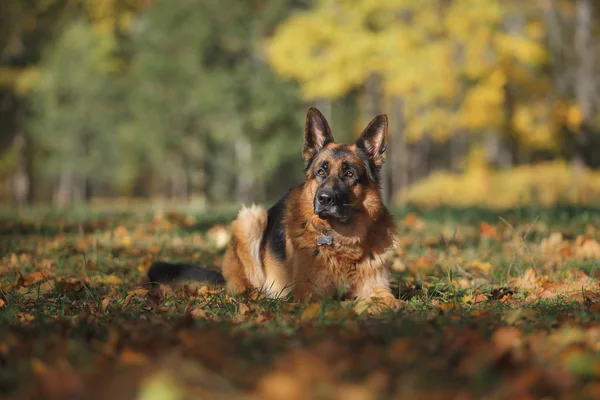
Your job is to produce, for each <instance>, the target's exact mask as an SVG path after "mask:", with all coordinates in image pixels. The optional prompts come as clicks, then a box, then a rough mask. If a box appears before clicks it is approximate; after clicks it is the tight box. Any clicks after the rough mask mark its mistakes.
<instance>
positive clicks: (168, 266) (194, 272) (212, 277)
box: [148, 261, 225, 285]
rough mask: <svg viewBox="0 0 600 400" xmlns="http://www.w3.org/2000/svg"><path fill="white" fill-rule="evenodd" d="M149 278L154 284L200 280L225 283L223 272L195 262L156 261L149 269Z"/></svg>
mask: <svg viewBox="0 0 600 400" xmlns="http://www.w3.org/2000/svg"><path fill="white" fill-rule="evenodd" d="M148 279H149V280H150V283H151V284H152V285H157V284H159V283H173V282H177V281H185V280H192V281H199V282H207V283H210V284H214V285H222V284H224V283H225V279H224V278H223V274H221V273H220V272H218V271H214V270H211V269H208V268H204V267H201V266H199V265H193V264H181V263H167V262H163V261H156V262H155V263H153V264H152V265H151V266H150V269H148Z"/></svg>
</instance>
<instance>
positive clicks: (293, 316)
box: [0, 206, 600, 400]
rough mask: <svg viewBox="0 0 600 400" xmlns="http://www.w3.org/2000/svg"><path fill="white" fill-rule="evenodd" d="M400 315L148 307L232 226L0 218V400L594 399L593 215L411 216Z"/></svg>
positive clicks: (211, 303) (403, 247)
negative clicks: (153, 285) (178, 267)
mask: <svg viewBox="0 0 600 400" xmlns="http://www.w3.org/2000/svg"><path fill="white" fill-rule="evenodd" d="M396 215H397V218H398V231H399V234H400V239H401V240H400V246H399V248H398V249H396V251H395V252H394V253H393V254H392V256H391V257H390V266H391V268H392V270H393V276H394V282H393V285H392V286H393V289H394V292H395V294H396V295H397V296H398V297H399V298H401V299H402V300H404V301H405V306H404V307H403V308H402V309H401V310H400V311H398V312H396V313H392V312H388V313H384V314H383V315H379V316H370V315H368V314H366V313H361V312H360V311H361V310H360V309H359V308H357V307H356V304H354V303H352V302H349V301H337V300H335V299H330V300H327V301H325V302H323V303H322V304H312V305H308V306H303V305H299V304H297V303H295V302H293V301H292V300H291V299H288V300H284V301H272V300H268V299H264V298H261V297H260V296H258V297H256V298H251V299H244V298H239V297H238V298H232V297H230V296H228V295H227V294H225V293H224V292H223V290H222V289H221V288H213V287H206V286H202V285H199V284H191V283H190V284H187V285H183V286H180V287H173V288H170V287H161V288H160V289H159V290H149V287H148V286H147V285H146V282H145V271H146V269H147V268H148V266H149V265H150V263H151V262H152V261H154V260H157V259H166V260H186V261H193V262H197V263H202V264H204V265H207V266H209V267H211V268H218V267H219V265H220V263H221V259H222V256H223V253H224V249H225V248H224V246H225V244H226V239H227V236H228V234H229V231H228V226H227V224H228V223H229V222H230V221H231V220H232V219H233V218H234V216H235V210H225V211H223V212H221V213H211V214H210V215H207V214H203V215H200V214H194V212H193V211H191V210H185V212H181V211H177V212H166V213H162V212H153V211H152V210H149V209H143V210H138V211H134V210H118V211H113V212H111V211H110V210H106V209H105V210H102V211H91V210H86V209H78V210H73V211H72V212H63V213H57V212H54V211H51V210H42V209H39V208H38V209H35V208H34V209H27V210H19V212H18V213H15V212H14V210H3V211H0V216H2V217H1V219H0V304H1V305H0V397H2V398H14V399H17V398H35V399H51V398H56V399H66V398H77V399H95V398H107V397H109V396H110V398H111V399H114V400H116V399H142V400H149V399H167V400H169V399H187V398H203V397H208V398H260V399H279V398H282V399H294V398H319V399H322V398H348V397H351V398H357V399H378V398H390V397H391V398H410V399H414V398H440V399H452V398H461V399H470V398H482V397H485V398H490V399H504V398H542V397H545V396H546V397H549V398H562V397H576V398H597V397H598V395H599V394H600V381H599V377H600V354H599V352H600V345H598V343H600V324H599V322H600V314H599V311H600V303H599V300H600V294H599V292H598V280H597V277H598V276H599V274H598V271H599V269H600V268H599V267H600V245H599V244H598V242H597V239H598V234H597V232H596V229H595V227H597V226H600V213H598V212H597V210H595V209H590V208H577V207H571V206H558V207H555V208H552V209H543V208H534V207H531V208H522V209H514V210H501V211H490V210H485V209H474V208H471V209H462V210H458V209H450V208H437V209H429V210H424V209H419V208H418V207H414V206H411V207H407V208H406V209H403V210H397V212H396Z"/></svg>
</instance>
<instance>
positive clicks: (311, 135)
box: [302, 107, 333, 167]
mask: <svg viewBox="0 0 600 400" xmlns="http://www.w3.org/2000/svg"><path fill="white" fill-rule="evenodd" d="M331 142H333V136H332V135H331V129H329V124H328V123H327V120H326V119H325V116H323V114H321V112H320V111H319V110H317V109H316V108H315V107H311V108H309V109H308V113H307V114H306V124H305V125H304V150H303V151H302V156H303V157H304V163H305V166H306V167H308V164H309V163H310V160H312V158H313V157H314V156H315V154H317V153H318V152H319V150H321V149H322V148H323V147H325V145H326V144H327V143H331Z"/></svg>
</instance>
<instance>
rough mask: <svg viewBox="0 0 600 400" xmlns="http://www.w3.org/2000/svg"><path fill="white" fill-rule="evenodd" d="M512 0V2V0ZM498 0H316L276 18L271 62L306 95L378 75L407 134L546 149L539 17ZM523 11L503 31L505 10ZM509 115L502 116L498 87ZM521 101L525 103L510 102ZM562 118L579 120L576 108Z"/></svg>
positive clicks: (548, 113) (547, 107)
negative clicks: (472, 135)
mask: <svg viewBox="0 0 600 400" xmlns="http://www.w3.org/2000/svg"><path fill="white" fill-rule="evenodd" d="M511 4H512V3H511ZM511 4H508V3H507V2H504V1H501V0H486V1H482V0H453V1H452V2H447V1H442V0H421V1H418V2H416V1H410V0H390V1H383V2H382V1H377V0H319V1H317V2H316V4H315V5H314V6H313V8H312V9H310V10H307V11H303V12H299V13H296V14H294V15H293V16H292V17H290V18H288V19H287V20H286V21H284V22H283V23H282V24H281V25H280V26H279V27H278V29H277V30H276V32H275V35H274V36H273V37H272V38H271V39H270V41H269V43H268V58H269V62H270V64H271V66H272V67H273V68H274V70H275V71H276V72H277V73H279V74H280V75H281V76H283V77H284V78H286V79H294V80H297V81H298V82H299V83H300V86H301V92H302V96H303V97H304V98H305V99H307V100H312V99H315V98H322V97H325V98H335V97H338V96H341V95H344V94H346V93H348V91H349V90H351V89H352V88H355V87H360V86H361V85H363V84H364V83H365V81H366V79H367V78H368V77H369V76H370V75H372V74H377V75H378V76H379V77H380V78H381V81H382V86H383V95H384V97H386V98H391V97H402V98H404V99H406V107H405V116H406V121H405V123H406V132H407V138H408V139H409V140H416V139H419V138H420V137H422V136H423V135H428V136H430V137H432V138H434V139H435V140H438V141H443V140H446V139H447V138H448V137H449V136H450V135H451V134H453V133H454V132H457V131H466V132H476V133H484V134H501V133H503V132H506V129H505V128H507V127H509V126H510V124H512V127H513V128H515V129H516V132H517V133H518V134H519V135H521V136H522V137H523V143H524V144H525V145H527V146H531V147H537V148H540V147H541V148H551V147H552V146H553V145H554V140H553V139H554V136H555V132H556V131H557V128H558V127H559V126H560V125H559V124H557V121H558V120H557V119H556V118H553V114H552V113H553V111H554V108H553V105H552V103H551V102H550V101H548V100H547V99H548V98H549V96H548V94H549V90H550V84H549V79H548V76H546V75H541V76H540V75H539V74H538V73H537V72H536V68H538V67H541V66H543V65H544V64H545V63H546V62H547V61H548V54H547V51H546V49H545V47H544V44H543V41H544V37H545V29H546V27H545V25H544V23H543V20H542V19H541V18H540V17H539V14H537V13H531V12H529V11H531V10H530V9H529V8H528V7H529V6H523V7H521V6H519V7H513V6H512V5H511ZM513 14H515V15H517V14H518V15H517V17H519V18H520V17H521V16H524V17H527V18H526V20H527V23H526V24H524V26H522V27H516V28H513V27H511V28H510V29H507V28H506V27H505V24H504V22H505V21H506V20H507V18H513V16H514V15H513ZM507 83H510V84H511V88H512V90H513V91H515V92H518V93H514V94H513V97H514V99H512V100H510V101H511V102H512V103H513V104H512V106H513V107H514V111H515V115H514V117H513V120H512V121H510V120H508V121H507V115H506V113H505V105H506V102H507V101H509V100H507V96H506V93H505V85H506V84H507ZM521 99H525V100H524V102H525V103H524V104H520V103H519V101H522V100H521ZM561 120H562V121H563V122H565V123H566V122H567V121H568V122H569V124H570V125H569V126H576V125H577V124H578V121H579V119H578V115H577V112H576V110H575V111H570V112H565V117H564V118H562V119H561Z"/></svg>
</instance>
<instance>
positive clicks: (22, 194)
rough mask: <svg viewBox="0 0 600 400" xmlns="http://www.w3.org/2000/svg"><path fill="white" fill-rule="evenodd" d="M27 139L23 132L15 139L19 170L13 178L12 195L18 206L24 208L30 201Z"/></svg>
mask: <svg viewBox="0 0 600 400" xmlns="http://www.w3.org/2000/svg"><path fill="white" fill-rule="evenodd" d="M26 146H27V144H26V139H25V135H24V134H23V132H19V133H17V135H16V136H15V139H14V148H15V149H14V150H15V151H16V152H17V169H16V171H15V173H14V175H13V177H12V195H13V201H14V202H15V204H16V205H18V206H22V205H25V203H27V200H28V199H29V188H30V184H29V175H28V173H27V172H28V171H27V159H26V154H25V148H26Z"/></svg>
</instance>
